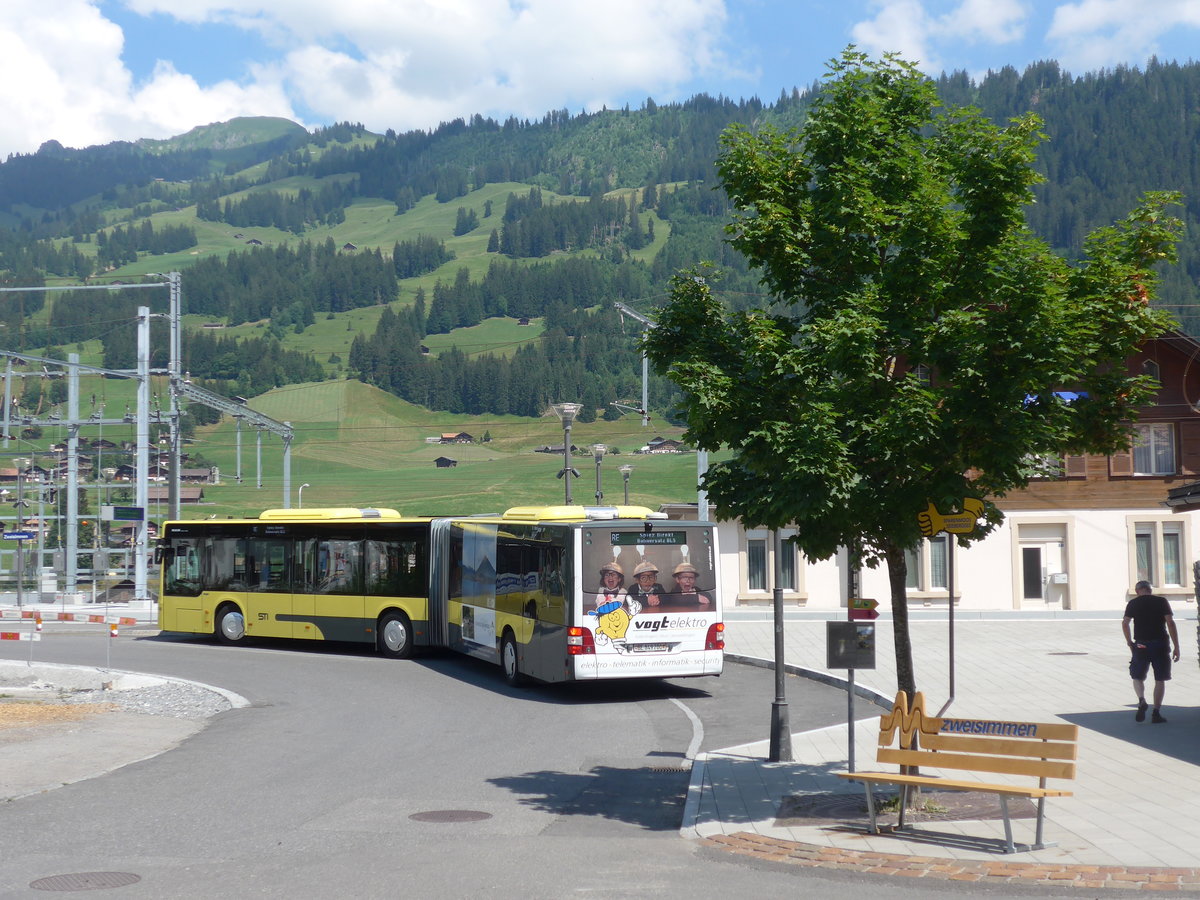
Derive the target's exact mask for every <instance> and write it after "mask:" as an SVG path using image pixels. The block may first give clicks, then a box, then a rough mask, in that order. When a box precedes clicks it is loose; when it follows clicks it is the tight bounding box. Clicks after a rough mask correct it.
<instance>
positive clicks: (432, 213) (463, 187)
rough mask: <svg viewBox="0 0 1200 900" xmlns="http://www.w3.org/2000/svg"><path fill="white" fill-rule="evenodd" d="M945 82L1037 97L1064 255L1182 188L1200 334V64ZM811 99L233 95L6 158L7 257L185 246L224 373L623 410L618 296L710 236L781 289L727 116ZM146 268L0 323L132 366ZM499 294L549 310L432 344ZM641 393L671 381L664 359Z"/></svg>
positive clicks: (128, 266)
mask: <svg viewBox="0 0 1200 900" xmlns="http://www.w3.org/2000/svg"><path fill="white" fill-rule="evenodd" d="M938 87H939V90H940V92H941V94H942V96H943V98H945V100H946V101H947V103H949V104H955V105H961V104H974V105H977V106H978V107H979V108H981V109H982V110H983V111H984V112H985V113H986V114H987V115H989V116H991V117H992V118H994V119H996V120H999V121H1004V120H1007V119H1008V118H1010V117H1011V116H1014V115H1017V114H1019V113H1022V112H1025V111H1027V110H1032V111H1034V112H1036V113H1037V114H1038V115H1040V116H1041V117H1042V118H1043V120H1044V123H1045V125H1044V131H1045V133H1046V135H1047V138H1048V139H1047V141H1046V142H1045V144H1043V146H1042V148H1041V151H1040V154H1039V157H1038V167H1039V169H1040V170H1041V171H1042V172H1043V173H1044V174H1045V176H1046V182H1045V183H1044V184H1042V185H1040V186H1039V188H1038V190H1037V197H1038V202H1037V203H1036V204H1034V205H1033V206H1031V207H1030V209H1029V212H1028V218H1029V222H1030V225H1031V227H1032V228H1033V229H1034V230H1035V231H1036V232H1037V233H1038V234H1040V235H1042V236H1043V237H1044V238H1046V239H1047V240H1048V241H1049V242H1050V243H1051V245H1052V246H1054V247H1055V248H1056V249H1057V250H1058V251H1059V252H1061V253H1063V254H1065V255H1074V254H1077V253H1078V252H1079V250H1080V245H1081V242H1082V238H1083V236H1084V235H1085V234H1086V233H1087V232H1088V231H1089V230H1091V229H1093V228H1095V227H1096V226H1098V225H1104V224H1109V223H1111V222H1112V221H1113V220H1114V219H1116V218H1119V217H1121V216H1123V215H1124V214H1125V213H1126V212H1127V211H1128V210H1129V209H1130V208H1131V207H1132V206H1133V204H1134V202H1135V200H1136V198H1137V197H1138V196H1139V195H1140V194H1141V193H1142V192H1144V191H1147V190H1153V189H1174V190H1181V191H1182V192H1183V193H1184V195H1185V198H1186V200H1185V204H1186V206H1185V210H1184V212H1183V216H1184V218H1185V220H1186V222H1187V224H1188V225H1189V226H1190V227H1189V230H1188V234H1187V237H1186V238H1185V241H1184V244H1183V246H1182V247H1181V253H1180V260H1181V261H1180V264H1179V265H1178V266H1177V267H1174V268H1173V269H1170V270H1168V271H1166V272H1165V273H1164V283H1163V289H1162V292H1161V293H1162V297H1161V302H1162V303H1163V304H1164V305H1166V306H1168V307H1169V308H1170V309H1171V311H1172V312H1174V313H1175V314H1176V315H1177V316H1178V317H1179V318H1180V320H1181V322H1182V323H1183V325H1184V327H1185V329H1187V330H1188V331H1190V332H1191V333H1193V334H1200V315H1198V311H1197V285H1198V283H1200V227H1197V226H1198V225H1200V150H1198V147H1200V65H1198V64H1189V65H1176V64H1160V63H1157V62H1153V61H1152V62H1151V63H1150V64H1149V65H1148V66H1147V67H1146V68H1145V69H1144V70H1137V69H1118V70H1116V71H1109V72H1101V73H1093V74H1086V75H1083V76H1079V77H1074V76H1071V75H1069V74H1067V73H1065V72H1063V71H1062V70H1061V69H1060V68H1059V67H1058V65H1057V64H1055V63H1053V62H1044V63H1039V64H1037V65H1034V66H1031V67H1029V68H1028V69H1027V70H1026V71H1025V72H1023V73H1022V72H1017V71H1016V70H1014V69H1008V68H1006V69H1004V70H1002V71H999V72H994V73H990V74H989V75H988V76H987V77H986V78H985V79H983V80H982V82H980V83H978V84H977V83H974V82H973V81H972V80H971V79H969V78H968V77H967V76H966V75H964V74H962V73H956V74H952V75H946V76H943V77H942V78H940V79H939V80H938ZM811 101H812V94H811V92H801V91H791V92H785V93H783V94H781V95H780V96H779V97H778V98H777V99H776V100H775V101H774V102H771V103H767V102H762V101H760V100H757V99H751V100H745V101H733V100H730V99H727V98H712V97H707V96H698V97H694V98H692V99H691V100H689V101H687V102H685V103H679V104H671V105H658V104H655V103H654V102H653V101H652V100H647V101H646V103H645V104H643V106H642V107H641V108H639V109H621V110H605V111H602V112H598V113H592V114H580V115H572V114H570V113H568V112H567V111H565V110H560V111H555V112H551V113H548V114H547V115H545V116H544V117H543V118H542V119H540V120H537V121H526V120H517V119H509V120H507V121H504V122H497V121H495V120H492V119H487V118H484V117H481V116H475V117H472V118H471V119H470V120H455V121H453V122H449V123H443V124H442V125H440V126H439V127H437V128H436V129H433V130H431V131H427V132H425V131H417V132H408V133H403V134H396V133H393V132H391V131H389V132H387V133H386V134H384V135H372V134H369V133H367V132H366V131H365V130H364V129H363V128H362V127H361V126H359V125H355V124H352V123H343V124H340V125H337V126H334V127H331V128H326V129H321V130H319V131H317V132H316V133H313V134H308V133H306V132H304V131H303V129H300V128H299V126H291V123H282V122H280V120H235V122H231V123H225V124H223V125H221V126H208V127H207V128H205V129H197V130H196V131H194V132H192V133H189V135H185V136H181V138H178V139H174V140H173V141H169V142H142V143H139V144H113V145H109V146H106V147H95V148H87V149H84V150H66V149H64V148H62V147H61V146H59V145H57V144H55V143H53V142H51V143H49V144H47V145H45V146H43V147H42V148H41V149H40V150H39V151H38V152H37V153H35V154H29V155H19V156H13V157H10V158H9V159H8V161H6V162H4V163H3V164H0V224H2V225H3V226H4V227H0V281H2V282H3V283H4V284H6V285H25V286H40V285H43V284H47V283H51V284H52V283H55V282H63V283H75V282H78V281H79V280H81V279H85V278H86V279H93V280H99V281H112V280H126V281H128V280H133V279H136V278H137V277H139V276H141V275H143V274H145V273H147V272H152V271H153V272H162V271H167V270H168V269H171V268H177V269H179V270H181V271H183V273H184V277H183V285H184V288H183V298H184V304H185V311H186V312H187V313H189V314H191V315H193V316H195V317H199V319H200V320H202V321H203V323H204V324H206V325H207V326H208V327H209V328H212V327H215V326H217V325H220V326H224V327H226V328H229V329H231V330H230V332H229V333H228V334H227V335H224V336H220V337H215V336H214V335H213V334H212V333H211V331H206V330H205V329H202V328H199V327H198V322H197V320H196V319H192V320H189V322H190V323H191V324H190V326H189V330H188V331H187V335H186V337H185V339H184V347H185V350H184V353H185V361H184V365H185V367H186V368H187V370H188V371H189V372H191V374H192V376H193V377H194V378H197V379H204V380H206V383H208V384H211V385H212V386H213V387H214V389H217V390H222V391H225V392H227V393H231V394H233V393H236V394H241V395H244V396H251V395H253V394H256V393H259V392H261V391H263V390H266V389H268V388H270V387H274V386H278V385H281V384H285V383H291V382H302V381H311V380H319V379H320V378H323V377H327V376H328V375H330V374H333V373H334V372H348V373H349V374H351V375H353V376H354V377H358V378H361V379H362V380H363V381H366V382H368V383H370V384H373V385H376V386H378V387H381V388H383V389H385V390H388V391H390V392H392V393H395V394H396V395H398V396H400V397H403V398H405V399H407V400H410V401H412V402H414V403H418V404H422V405H425V406H428V407H429V408H432V409H445V410H450V411H455V412H469V413H485V412H495V413H517V414H521V415H537V414H539V413H540V412H541V411H543V410H544V409H545V406H546V404H547V402H548V401H550V400H553V399H562V398H564V397H579V398H582V399H583V400H584V402H585V407H586V408H587V411H586V412H585V415H589V416H590V415H596V414H598V411H602V410H605V409H607V410H608V414H609V415H616V413H615V411H613V408H612V407H611V405H610V404H611V402H612V401H613V400H617V399H626V398H631V397H635V396H639V395H640V358H639V356H638V354H637V352H636V349H635V339H636V335H637V333H638V328H637V327H630V323H624V324H623V323H622V322H621V320H620V319H619V317H618V316H617V314H616V313H615V311H614V309H613V306H612V304H613V302H614V301H620V302H622V303H626V304H632V305H635V306H636V308H638V309H639V310H641V311H643V312H645V313H647V314H651V315H652V313H653V307H654V305H655V303H656V302H657V301H658V300H659V299H660V298H661V297H663V295H664V294H665V292H666V290H667V288H668V284H669V279H670V278H671V276H672V275H674V274H675V273H676V272H678V271H679V270H680V269H683V268H687V267H691V266H694V265H696V264H697V263H699V262H701V261H710V262H712V263H715V265H716V269H717V271H718V272H719V274H720V280H719V281H718V282H717V289H718V291H720V292H722V295H723V296H724V297H725V298H726V299H727V301H728V302H729V303H730V304H731V305H734V306H742V305H748V304H752V303H755V304H757V303H762V302H763V301H764V300H765V298H764V297H763V296H762V293H761V289H760V288H759V286H758V284H757V280H756V279H755V277H754V276H753V275H751V274H750V273H749V272H748V271H747V269H746V266H745V264H744V261H743V260H741V259H740V258H739V257H738V256H737V255H736V254H734V253H733V252H732V251H731V250H730V249H729V247H728V246H727V244H726V243H725V241H724V234H723V227H724V225H725V223H726V222H727V220H728V207H727V204H726V200H725V197H724V195H723V193H722V192H721V191H720V190H719V189H716V188H715V177H714V170H713V162H714V159H715V156H716V153H717V141H718V137H719V135H720V134H721V132H722V130H723V129H725V128H726V127H727V126H728V125H729V124H731V123H733V122H742V123H746V124H748V125H750V126H751V127H753V126H755V125H759V124H763V123H771V124H774V125H777V126H783V127H790V126H794V125H798V124H800V123H801V122H802V120H803V116H804V113H805V110H806V109H807V108H808V107H809V105H810V103H811ZM289 126H291V127H289ZM147 293H154V292H137V291H129V292H123V293H122V292H117V293H114V294H109V293H99V294H95V295H93V296H92V297H89V298H88V299H87V300H86V301H85V300H81V299H80V295H61V294H60V295H46V294H34V293H30V294H13V295H9V297H10V298H11V302H8V303H6V304H4V305H3V306H2V307H0V324H2V325H3V326H4V330H3V331H2V332H0V333H2V334H3V336H4V337H3V339H2V340H3V341H4V342H5V343H6V344H7V346H9V347H11V348H12V349H26V350H30V351H35V348H45V347H61V346H65V345H68V344H74V343H76V342H83V341H86V340H97V339H98V340H100V341H101V342H102V346H103V350H102V356H103V364H104V365H105V366H110V367H124V366H128V365H130V364H131V354H132V341H131V338H130V336H129V332H128V329H125V328H122V327H119V326H118V324H117V323H120V322H122V321H124V320H125V318H126V317H127V316H131V315H132V310H133V309H134V308H135V307H136V306H137V305H138V304H139V303H144V302H146V296H145V295H146V294H147ZM138 294H141V296H140V297H139V296H137V295H138ZM67 296H70V297H71V299H70V300H69V301H67V300H65V299H61V298H65V297H67ZM48 297H49V298H51V299H48ZM53 298H59V299H53ZM369 309H376V310H379V312H378V314H374V315H372V316H370V317H368V318H357V319H354V320H353V321H360V322H369V325H367V326H366V327H363V328H359V329H355V328H353V326H350V325H349V322H350V321H351V319H350V318H347V320H346V321H347V325H346V327H343V328H340V329H339V328H338V327H337V323H338V322H340V321H341V319H342V318H343V317H348V316H349V315H350V314H351V313H354V312H355V311H358V312H361V311H364V310H369ZM500 316H504V317H511V318H516V319H521V320H522V321H524V320H536V321H537V322H538V323H539V324H540V325H541V329H540V332H539V333H538V334H539V336H538V337H537V339H536V340H533V339H531V340H530V341H529V342H526V343H524V344H523V345H522V346H520V347H516V348H500V347H497V348H494V350H493V352H489V348H486V347H485V348H482V349H481V348H471V349H470V350H469V351H468V350H464V349H458V350H449V351H444V352H441V353H440V354H438V353H427V352H424V348H423V343H424V342H425V341H426V340H427V338H428V337H429V336H431V335H439V334H449V335H451V336H453V335H454V334H455V332H456V330H457V329H460V328H464V327H472V326H477V325H479V324H480V323H481V322H484V321H486V320H487V319H489V318H492V317H500ZM109 322H111V323H114V324H113V326H112V327H111V328H109V327H107V326H105V327H98V325H101V324H102V323H109ZM250 327H256V328H258V329H259V330H258V331H247V330H246V329H247V328H250ZM317 334H320V335H322V336H323V338H322V340H323V341H325V342H326V343H328V342H333V344H332V346H334V349H333V351H332V352H326V353H324V354H323V355H322V356H321V357H319V358H318V357H317V356H316V355H314V353H313V352H312V351H310V350H305V349H304V348H305V347H306V346H310V345H311V342H310V344H306V343H305V342H306V341H307V340H309V339H310V338H311V336H313V335H317ZM155 364H156V365H157V364H160V363H159V362H156V363H155ZM651 403H652V406H654V407H655V408H657V409H658V410H659V411H660V412H661V411H663V410H664V409H665V408H667V407H669V406H670V404H671V394H670V391H669V389H668V388H667V386H666V385H665V384H664V383H656V384H655V385H654V386H653V387H652V394H651Z"/></svg>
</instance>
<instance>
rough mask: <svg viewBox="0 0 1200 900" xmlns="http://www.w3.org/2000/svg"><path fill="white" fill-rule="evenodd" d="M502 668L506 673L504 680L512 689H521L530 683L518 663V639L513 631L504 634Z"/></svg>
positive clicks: (501, 654)
mask: <svg viewBox="0 0 1200 900" xmlns="http://www.w3.org/2000/svg"><path fill="white" fill-rule="evenodd" d="M500 668H501V669H502V670H503V671H504V680H505V681H506V682H508V684H509V686H510V687H521V686H522V685H524V684H527V683H528V679H527V678H526V677H525V676H524V675H523V674H521V667H520V665H519V664H518V661H517V639H516V638H515V637H513V633H512V632H511V631H506V632H504V637H503V638H502V639H501V640H500Z"/></svg>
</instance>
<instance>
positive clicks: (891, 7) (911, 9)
mask: <svg viewBox="0 0 1200 900" xmlns="http://www.w3.org/2000/svg"><path fill="white" fill-rule="evenodd" d="M930 5H933V6H935V7H937V8H938V9H939V10H941V9H945V11H944V12H935V13H931V12H930V11H929V10H928V9H927V7H928V6H930ZM871 6H872V8H873V9H874V10H875V16H874V18H872V19H868V20H866V21H863V22H859V23H858V24H856V25H855V26H854V27H853V28H852V29H851V34H852V35H853V36H854V40H855V42H856V43H858V44H859V45H860V46H861V47H862V48H863V49H864V50H866V51H868V52H870V53H872V54H874V55H879V54H882V53H888V52H891V53H899V54H900V55H901V57H903V58H904V59H907V60H911V61H913V62H916V63H918V64H919V65H920V67H921V69H922V70H923V71H925V72H928V73H930V74H935V73H937V72H941V71H942V70H943V69H945V68H948V66H946V65H945V64H944V63H943V62H942V61H941V56H942V55H943V54H945V53H947V52H948V53H949V54H950V55H952V56H954V55H957V53H958V51H960V50H961V47H962V45H963V44H1010V43H1012V42H1014V41H1019V40H1021V39H1022V37H1023V36H1024V34H1025V24H1026V21H1027V19H1028V17H1029V9H1028V3H1026V2H1024V0H960V2H958V3H957V4H955V5H950V6H949V8H946V7H947V4H946V3H939V2H937V0H932V2H930V0H873V2H872V4H871Z"/></svg>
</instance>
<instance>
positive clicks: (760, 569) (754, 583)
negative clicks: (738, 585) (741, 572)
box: [746, 538, 767, 591]
mask: <svg viewBox="0 0 1200 900" xmlns="http://www.w3.org/2000/svg"><path fill="white" fill-rule="evenodd" d="M746 587H747V588H749V589H750V590H752V591H765V590H766V589H767V542H766V540H765V539H763V538H751V539H749V540H748V541H746Z"/></svg>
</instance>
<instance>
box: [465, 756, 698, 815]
mask: <svg viewBox="0 0 1200 900" xmlns="http://www.w3.org/2000/svg"><path fill="white" fill-rule="evenodd" d="M688 776H689V770H688V769H680V768H678V767H677V766H669V767H662V768H658V767H644V768H619V767H616V766H596V767H595V768H593V769H591V770H590V771H587V772H545V771H543V772H527V773H525V774H523V775H513V776H507V777H502V778H491V779H488V780H489V781H490V782H491V783H492V784H494V785H496V786H497V787H501V788H504V789H505V790H508V791H511V792H512V793H513V794H515V795H517V802H518V803H521V804H522V805H524V806H528V807H532V808H533V809H536V810H538V811H539V812H545V813H550V814H552V815H556V816H585V817H600V818H603V819H607V820H610V821H619V822H625V823H627V824H629V825H635V826H637V827H638V828H642V829H645V830H647V831H675V830H677V829H678V828H679V821H680V818H681V816H682V814H683V802H684V799H685V797H686V795H687V786H688Z"/></svg>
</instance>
